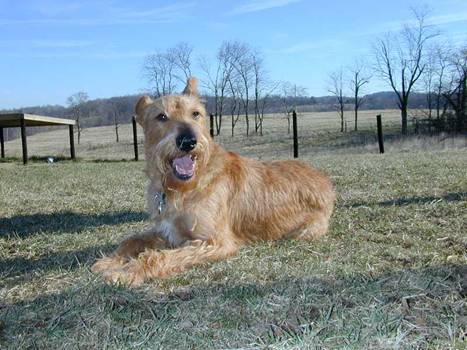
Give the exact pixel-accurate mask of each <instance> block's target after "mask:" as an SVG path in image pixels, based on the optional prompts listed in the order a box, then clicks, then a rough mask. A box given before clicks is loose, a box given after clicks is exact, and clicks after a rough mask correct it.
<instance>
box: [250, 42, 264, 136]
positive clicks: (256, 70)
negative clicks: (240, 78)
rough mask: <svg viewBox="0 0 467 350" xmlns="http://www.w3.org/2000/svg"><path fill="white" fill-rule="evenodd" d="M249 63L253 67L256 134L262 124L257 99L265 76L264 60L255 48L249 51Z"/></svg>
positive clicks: (259, 97)
mask: <svg viewBox="0 0 467 350" xmlns="http://www.w3.org/2000/svg"><path fill="white" fill-rule="evenodd" d="M251 63H252V67H253V79H254V94H255V134H258V130H259V129H260V126H261V124H262V118H261V117H260V106H259V101H260V99H261V94H262V90H263V88H264V87H263V85H265V80H266V77H265V76H264V75H265V70H264V64H263V63H264V60H263V57H262V56H261V54H260V52H259V51H257V50H255V51H252V53H251Z"/></svg>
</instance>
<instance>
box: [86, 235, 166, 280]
mask: <svg viewBox="0 0 467 350" xmlns="http://www.w3.org/2000/svg"><path fill="white" fill-rule="evenodd" d="M165 248H167V242H166V241H165V240H164V239H162V238H161V237H160V235H159V234H158V232H157V231H156V230H155V228H153V229H151V230H148V231H146V232H143V233H140V234H137V235H134V236H131V237H129V238H127V239H125V240H124V241H123V242H122V243H120V245H119V246H118V248H117V249H116V250H115V251H114V252H113V253H112V255H110V256H104V257H102V258H100V259H99V260H97V261H96V262H95V263H94V265H93V266H92V267H91V271H92V272H94V273H104V272H105V271H110V270H115V269H121V268H122V267H123V266H124V264H125V263H127V262H128V261H129V260H130V259H131V258H136V257H137V256H138V255H139V254H140V253H142V252H143V251H144V250H145V249H165Z"/></svg>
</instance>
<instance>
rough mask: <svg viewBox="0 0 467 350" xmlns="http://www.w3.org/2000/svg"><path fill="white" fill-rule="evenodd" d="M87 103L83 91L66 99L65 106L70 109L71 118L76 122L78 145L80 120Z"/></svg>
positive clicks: (85, 93)
mask: <svg viewBox="0 0 467 350" xmlns="http://www.w3.org/2000/svg"><path fill="white" fill-rule="evenodd" d="M87 101H88V94H87V92H85V91H79V92H77V93H74V94H73V95H71V96H70V97H68V98H67V105H68V106H69V107H70V109H71V113H72V115H73V118H74V119H75V120H76V129H77V133H78V144H79V143H80V142H81V131H82V127H81V118H82V117H83V116H84V114H85V113H86V108H85V104H86V102H87Z"/></svg>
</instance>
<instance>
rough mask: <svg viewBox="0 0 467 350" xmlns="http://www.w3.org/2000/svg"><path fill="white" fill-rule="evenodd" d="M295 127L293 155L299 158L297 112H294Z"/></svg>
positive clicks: (293, 126)
mask: <svg viewBox="0 0 467 350" xmlns="http://www.w3.org/2000/svg"><path fill="white" fill-rule="evenodd" d="M292 122H293V125H292V129H293V157H294V158H298V134H297V113H296V112H295V110H294V111H293V112H292Z"/></svg>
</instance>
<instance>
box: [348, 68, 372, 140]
mask: <svg viewBox="0 0 467 350" xmlns="http://www.w3.org/2000/svg"><path fill="white" fill-rule="evenodd" d="M350 74H351V77H350V90H351V91H352V93H353V97H354V115H355V121H354V123H355V124H354V130H355V131H357V130H358V110H359V108H360V107H361V105H362V104H363V101H364V100H363V96H361V92H362V91H361V90H362V88H363V86H364V85H365V84H368V83H369V82H370V78H371V76H370V74H369V73H368V72H367V71H366V69H365V64H364V63H363V62H361V61H357V62H356V63H355V64H354V66H353V67H352V68H350Z"/></svg>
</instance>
